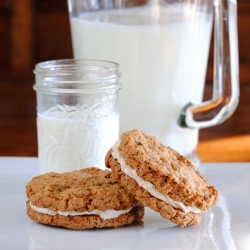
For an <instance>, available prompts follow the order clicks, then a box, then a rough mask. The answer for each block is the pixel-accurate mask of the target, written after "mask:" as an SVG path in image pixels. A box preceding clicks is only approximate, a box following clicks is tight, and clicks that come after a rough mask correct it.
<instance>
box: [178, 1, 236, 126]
mask: <svg viewBox="0 0 250 250" xmlns="http://www.w3.org/2000/svg"><path fill="white" fill-rule="evenodd" d="M214 12H215V16H214V79H213V96H212V99H211V100H209V101H206V102H203V103H201V104H198V105H195V104H192V103H189V104H187V105H186V106H185V107H184V108H183V109H182V111H181V114H180V116H179V119H178V123H179V125H180V126H181V127H188V128H205V127H211V126H214V125H217V124H220V123H222V122H224V121H225V120H226V119H227V118H228V117H229V116H231V115H232V114H233V112H234V110H235V109H236V107H237V105H238V102H239V61H238V58H239V56H238V35H237V34H238V32H237V1H236V0H214ZM194 116H195V117H196V118H197V117H198V119H199V121H197V120H195V119H194ZM211 117H212V118H211Z"/></svg>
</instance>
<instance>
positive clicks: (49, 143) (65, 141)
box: [37, 106, 119, 174]
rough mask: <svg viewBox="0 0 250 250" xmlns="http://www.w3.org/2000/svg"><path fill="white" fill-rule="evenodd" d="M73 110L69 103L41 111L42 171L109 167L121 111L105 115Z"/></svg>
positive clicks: (40, 149)
mask: <svg viewBox="0 0 250 250" xmlns="http://www.w3.org/2000/svg"><path fill="white" fill-rule="evenodd" d="M72 110H74V109H73V108H72V107H69V106H67V107H66V108H65V109H64V110H62V111H55V112H51V111H50V112H47V113H45V114H43V115H41V114H38V117H37V127H38V144H39V147H38V149H39V152H38V154H39V164H40V173H41V174H43V173H46V172H51V171H54V172H58V173H62V172H66V171H72V170H78V169H81V168H86V167H91V166H95V167H99V168H102V169H104V168H105V164H104V159H105V155H106V153H107V151H108V150H109V149H110V148H111V147H112V146H113V144H114V142H115V141H116V140H117V139H118V133H119V132H118V130H119V115H118V114H117V113H115V114H113V115H109V116H105V115H96V113H93V112H92V113H88V114H87V113H86V111H81V112H74V111H73V112H72ZM97 114H98V111H97Z"/></svg>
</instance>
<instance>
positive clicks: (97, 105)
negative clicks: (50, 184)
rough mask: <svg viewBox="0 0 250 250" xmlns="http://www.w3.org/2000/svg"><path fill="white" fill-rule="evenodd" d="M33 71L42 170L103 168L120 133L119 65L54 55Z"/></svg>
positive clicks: (39, 156)
mask: <svg viewBox="0 0 250 250" xmlns="http://www.w3.org/2000/svg"><path fill="white" fill-rule="evenodd" d="M34 73H35V79H36V81H35V85H34V89H35V91H36V97H37V132H38V158H39V165H40V173H41V174H43V173H46V172H58V173H62V172H67V171H72V170H79V169H82V168H86V167H91V166H95V167H99V168H104V167H105V165H104V158H105V155H106V153H107V151H108V150H109V148H110V147H112V145H113V144H114V143H115V141H116V140H117V139H118V136H119V112H118V106H117V104H118V93H119V90H120V89H121V83H120V76H121V74H120V69H119V65H118V64H117V63H115V62H109V61H101V60H74V59H66V60H54V61H47V62H41V63H38V64H37V65H36V67H35V70H34Z"/></svg>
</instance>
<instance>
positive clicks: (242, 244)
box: [0, 157, 250, 250]
mask: <svg viewBox="0 0 250 250" xmlns="http://www.w3.org/2000/svg"><path fill="white" fill-rule="evenodd" d="M199 170H200V172H201V173H202V174H203V175H204V176H205V177H206V178H207V179H208V180H209V181H210V182H211V184H213V185H215V186H216V187H217V188H218V189H219V192H220V201H219V203H218V204H217V205H216V206H215V207H213V208H211V210H210V211H209V212H206V213H204V214H203V218H202V221H201V223H200V224H199V225H196V226H188V227H185V228H180V227H178V226H174V227H173V226H172V224H171V223H169V222H168V221H167V220H165V219H163V218H162V217H160V216H159V215H158V214H156V213H155V212H153V211H152V210H149V209H146V215H145V220H144V225H139V224H133V225H129V226H124V227H120V228H106V229H90V230H81V231H73V230H69V229H64V228H59V227H52V226H47V225H42V224H39V223H36V222H35V221H32V220H30V219H29V217H28V216H27V215H26V206H25V201H26V195H25V185H26V183H28V182H29V181H30V179H31V178H32V177H33V176H35V175H37V174H38V171H39V170H38V160H37V158H20V157H15V158H14V157H0V201H1V205H0V249H1V250H12V249H13V250H14V249H15V250H19V249H30V250H33V249H45V250H47V249H53V250H57V249H70V250H77V249H87V250H95V249H100V250H133V249H137V250H141V249H150V250H160V249H161V250H163V249H185V250H189V249H192V250H194V249H199V250H200V249H202V250H205V249H208V250H213V249H222V250H224V249H230V250H234V249H237V250H238V249H250V216H249V211H250V163H216V164H215V163H206V164H204V163H203V164H201V167H200V169H199Z"/></svg>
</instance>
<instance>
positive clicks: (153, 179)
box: [105, 130, 219, 226]
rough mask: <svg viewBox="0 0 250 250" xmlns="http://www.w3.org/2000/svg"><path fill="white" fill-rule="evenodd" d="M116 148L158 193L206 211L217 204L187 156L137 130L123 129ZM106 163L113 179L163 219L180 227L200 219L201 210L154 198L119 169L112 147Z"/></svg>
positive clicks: (213, 191)
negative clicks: (170, 203)
mask: <svg viewBox="0 0 250 250" xmlns="http://www.w3.org/2000/svg"><path fill="white" fill-rule="evenodd" d="M118 150H119V153H120V155H121V156H122V157H123V159H124V161H125V163H126V164H127V165H129V166H130V167H132V168H133V169H134V170H136V172H137V175H138V176H139V177H140V178H142V179H143V180H145V181H147V182H150V183H152V184H153V185H154V186H155V188H156V189H157V190H158V191H159V192H160V193H162V194H164V195H167V196H169V197H171V198H172V199H173V200H175V201H179V202H182V203H183V204H184V205H186V206H190V207H193V206H195V207H197V208H199V209H201V210H208V209H209V208H210V207H211V206H212V205H215V204H216V203H217V201H218V199H219V193H218V191H217V189H216V188H215V187H213V186H212V185H210V184H209V182H208V181H207V180H205V179H204V178H203V177H202V176H201V174H200V173H199V172H198V171H196V170H195V168H194V166H193V164H192V163H191V162H190V161H189V160H188V159H187V158H186V157H184V156H182V155H180V154H179V153H177V152H176V151H175V150H173V149H171V148H170V147H166V146H165V145H163V144H162V143H160V142H158V141H157V140H156V139H155V138H154V137H152V136H149V135H147V134H146V133H144V132H142V131H140V130H132V131H129V132H126V133H124V134H122V136H121V142H120V144H119V147H118ZM105 163H106V166H107V167H108V168H111V169H112V175H111V177H112V178H114V179H115V180H117V181H118V182H119V183H120V184H121V185H122V186H123V187H124V188H125V189H126V190H127V191H128V192H129V193H130V194H132V195H133V196H134V197H135V198H136V199H138V200H139V201H140V202H141V203H142V204H143V205H144V206H148V207H150V208H152V209H154V210H155V211H157V212H160V213H161V215H162V216H163V217H164V218H167V219H170V220H171V221H172V222H174V223H177V224H178V225H180V226H185V225H192V224H197V223H199V221H200V220H201V217H202V215H201V213H192V212H189V213H185V212H183V211H182V210H181V209H177V208H174V207H172V206H171V205H168V204H166V203H165V202H163V201H161V200H159V199H157V198H155V197H153V196H152V195H151V194H150V193H149V192H148V191H147V190H145V189H144V188H142V187H140V186H139V185H138V184H137V182H136V181H135V180H134V179H132V178H130V177H129V176H128V175H126V174H125V173H124V172H123V171H122V170H121V166H120V163H119V162H118V161H117V159H115V158H114V157H113V155H112V149H111V150H110V151H109V152H108V153H107V155H106V159H105Z"/></svg>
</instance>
